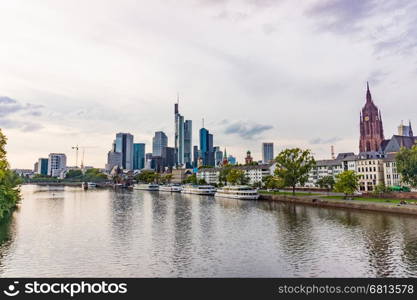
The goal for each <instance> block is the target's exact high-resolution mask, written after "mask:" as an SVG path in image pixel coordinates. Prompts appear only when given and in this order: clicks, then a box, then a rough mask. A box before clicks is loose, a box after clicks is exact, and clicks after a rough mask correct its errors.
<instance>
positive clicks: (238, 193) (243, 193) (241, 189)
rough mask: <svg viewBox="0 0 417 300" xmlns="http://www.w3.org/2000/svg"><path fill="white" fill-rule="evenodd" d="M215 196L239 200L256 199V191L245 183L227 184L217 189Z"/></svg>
mask: <svg viewBox="0 0 417 300" xmlns="http://www.w3.org/2000/svg"><path fill="white" fill-rule="evenodd" d="M214 196H215V197H221V198H233V199H241V200H257V199H258V198H259V194H258V191H257V190H256V189H254V188H252V187H250V186H246V185H228V186H224V187H222V188H219V189H217V192H216V194H215V195H214Z"/></svg>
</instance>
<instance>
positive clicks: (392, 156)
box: [384, 152, 397, 161]
mask: <svg viewBox="0 0 417 300" xmlns="http://www.w3.org/2000/svg"><path fill="white" fill-rule="evenodd" d="M396 155H397V153H395V152H390V153H387V154H385V157H384V161H395V156H396Z"/></svg>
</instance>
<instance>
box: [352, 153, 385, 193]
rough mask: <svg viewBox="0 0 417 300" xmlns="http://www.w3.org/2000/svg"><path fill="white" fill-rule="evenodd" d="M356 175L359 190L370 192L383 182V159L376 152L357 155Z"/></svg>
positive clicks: (381, 155)
mask: <svg viewBox="0 0 417 300" xmlns="http://www.w3.org/2000/svg"><path fill="white" fill-rule="evenodd" d="M356 173H357V174H358V175H359V177H360V178H359V190H360V191H361V192H372V191H374V190H375V186H377V185H378V184H380V183H382V182H384V157H383V154H380V153H378V152H364V153H360V154H359V155H358V159H357V161H356Z"/></svg>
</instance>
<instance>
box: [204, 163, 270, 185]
mask: <svg viewBox="0 0 417 300" xmlns="http://www.w3.org/2000/svg"><path fill="white" fill-rule="evenodd" d="M232 168H233V169H238V170H243V171H244V172H245V176H246V177H248V179H249V184H255V183H259V182H262V179H263V178H265V177H266V176H269V175H273V174H274V172H275V164H261V165H253V166H233V167H232ZM220 171H221V169H220V168H207V169H201V170H199V171H198V172H197V179H204V180H205V181H206V182H207V184H218V183H219V176H220Z"/></svg>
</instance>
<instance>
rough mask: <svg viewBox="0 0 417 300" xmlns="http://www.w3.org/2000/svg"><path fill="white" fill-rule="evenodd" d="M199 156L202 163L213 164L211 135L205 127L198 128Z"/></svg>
mask: <svg viewBox="0 0 417 300" xmlns="http://www.w3.org/2000/svg"><path fill="white" fill-rule="evenodd" d="M199 154H200V157H201V159H202V160H203V165H205V166H214V148H213V135H212V134H210V132H209V131H208V130H207V129H206V128H204V127H203V128H201V129H200V153H199Z"/></svg>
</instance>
